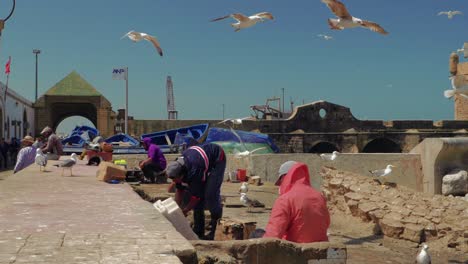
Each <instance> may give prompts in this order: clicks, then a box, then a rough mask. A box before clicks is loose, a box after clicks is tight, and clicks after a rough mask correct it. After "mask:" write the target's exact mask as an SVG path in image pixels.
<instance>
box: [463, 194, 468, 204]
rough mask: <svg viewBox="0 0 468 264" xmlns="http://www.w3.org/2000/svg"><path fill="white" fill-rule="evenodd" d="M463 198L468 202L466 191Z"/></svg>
mask: <svg viewBox="0 0 468 264" xmlns="http://www.w3.org/2000/svg"><path fill="white" fill-rule="evenodd" d="M463 200H465V201H467V202H468V193H467V194H465V198H463Z"/></svg>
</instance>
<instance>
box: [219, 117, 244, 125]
mask: <svg viewBox="0 0 468 264" xmlns="http://www.w3.org/2000/svg"><path fill="white" fill-rule="evenodd" d="M249 118H251V117H250V116H247V117H243V118H228V119H224V120H223V121H221V122H219V123H218V124H223V123H232V124H233V125H241V124H242V121H243V120H245V119H249Z"/></svg>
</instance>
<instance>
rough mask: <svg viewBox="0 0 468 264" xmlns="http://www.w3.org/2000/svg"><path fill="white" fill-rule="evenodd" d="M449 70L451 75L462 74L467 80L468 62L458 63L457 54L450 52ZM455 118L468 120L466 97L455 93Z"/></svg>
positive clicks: (467, 100)
mask: <svg viewBox="0 0 468 264" xmlns="http://www.w3.org/2000/svg"><path fill="white" fill-rule="evenodd" d="M449 71H450V74H451V75H452V76H454V75H464V76H465V78H467V81H468V62H463V63H459V57H458V55H457V54H456V53H455V52H453V53H452V54H450V61H449ZM454 101H455V120H468V99H467V98H465V97H463V96H459V95H455V97H454Z"/></svg>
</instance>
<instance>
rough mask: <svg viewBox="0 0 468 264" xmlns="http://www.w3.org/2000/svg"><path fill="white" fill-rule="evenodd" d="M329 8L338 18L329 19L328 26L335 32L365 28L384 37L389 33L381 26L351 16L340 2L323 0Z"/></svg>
mask: <svg viewBox="0 0 468 264" xmlns="http://www.w3.org/2000/svg"><path fill="white" fill-rule="evenodd" d="M322 2H323V3H325V4H326V5H327V6H328V8H330V10H331V11H332V12H333V13H334V14H335V15H336V16H337V17H338V18H337V19H335V18H329V19H328V25H330V28H331V29H333V30H343V29H345V28H355V27H364V28H367V29H370V30H372V31H374V32H377V33H380V34H382V35H387V34H388V32H387V31H385V29H383V28H382V27H381V26H380V25H379V24H377V23H375V22H371V21H367V20H362V19H360V18H357V17H353V16H351V15H350V14H349V12H348V10H346V7H345V5H344V4H343V3H341V2H340V1H338V0H322Z"/></svg>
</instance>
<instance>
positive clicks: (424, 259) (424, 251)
mask: <svg viewBox="0 0 468 264" xmlns="http://www.w3.org/2000/svg"><path fill="white" fill-rule="evenodd" d="M428 249H429V246H428V245H426V244H424V245H423V247H422V248H421V251H419V254H418V256H416V263H417V264H431V256H430V255H429V252H428Z"/></svg>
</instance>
